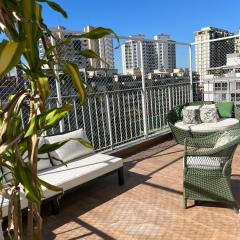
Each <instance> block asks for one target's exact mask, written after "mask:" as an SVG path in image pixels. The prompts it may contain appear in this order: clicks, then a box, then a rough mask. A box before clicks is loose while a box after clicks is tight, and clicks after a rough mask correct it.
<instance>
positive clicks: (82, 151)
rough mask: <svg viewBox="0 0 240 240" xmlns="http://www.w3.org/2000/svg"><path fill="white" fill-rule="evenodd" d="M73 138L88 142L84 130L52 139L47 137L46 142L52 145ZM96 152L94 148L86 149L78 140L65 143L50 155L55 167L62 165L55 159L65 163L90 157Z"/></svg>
mask: <svg viewBox="0 0 240 240" xmlns="http://www.w3.org/2000/svg"><path fill="white" fill-rule="evenodd" d="M71 138H81V139H83V140H85V141H88V142H89V140H88V138H87V136H86V133H85V131H84V130H83V129H79V130H76V131H73V132H69V133H65V134H60V135H55V136H51V137H46V138H45V140H46V142H47V143H49V144H52V143H56V142H60V141H65V140H68V139H71ZM93 152H94V150H93V149H92V148H88V147H85V146H84V145H83V144H81V143H80V142H79V141H77V140H70V141H69V142H67V143H65V144H64V145H63V146H62V147H60V148H59V149H57V150H55V151H53V152H51V153H50V157H51V159H52V162H53V164H54V165H60V164H61V162H60V161H57V160H55V159H59V160H61V161H63V162H69V161H71V160H73V159H76V158H79V157H82V156H86V155H89V154H91V153H93Z"/></svg>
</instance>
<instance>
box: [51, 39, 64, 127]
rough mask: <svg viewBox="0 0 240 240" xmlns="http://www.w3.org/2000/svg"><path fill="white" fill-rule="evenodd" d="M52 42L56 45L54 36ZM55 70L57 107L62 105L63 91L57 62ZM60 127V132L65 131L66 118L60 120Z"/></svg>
mask: <svg viewBox="0 0 240 240" xmlns="http://www.w3.org/2000/svg"><path fill="white" fill-rule="evenodd" d="M51 44H52V46H55V45H56V43H55V39H54V38H53V37H51ZM53 68H54V69H53V70H54V73H55V76H56V78H55V86H56V93H57V107H62V105H63V104H62V93H61V86H60V82H59V69H58V65H57V64H55V65H54V66H53ZM59 127H60V132H64V130H65V125H64V120H61V121H60V122H59Z"/></svg>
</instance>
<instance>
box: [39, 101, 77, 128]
mask: <svg viewBox="0 0 240 240" xmlns="http://www.w3.org/2000/svg"><path fill="white" fill-rule="evenodd" d="M72 108H73V105H72V104H65V105H64V106H62V107H60V108H53V109H50V110H48V111H46V112H44V113H41V114H40V115H38V116H37V124H38V127H39V129H40V130H41V131H42V132H44V131H46V130H49V129H51V128H53V127H54V126H55V125H56V124H57V123H58V122H59V121H60V120H62V119H63V118H64V117H65V116H66V115H67V114H68V112H69V111H70V110H72Z"/></svg>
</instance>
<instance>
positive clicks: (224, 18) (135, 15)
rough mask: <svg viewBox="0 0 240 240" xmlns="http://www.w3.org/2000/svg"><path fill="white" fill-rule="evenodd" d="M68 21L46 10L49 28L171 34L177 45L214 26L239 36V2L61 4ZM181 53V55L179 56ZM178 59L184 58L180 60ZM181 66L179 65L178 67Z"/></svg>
mask: <svg viewBox="0 0 240 240" xmlns="http://www.w3.org/2000/svg"><path fill="white" fill-rule="evenodd" d="M57 2H58V3H59V4H60V5H61V6H63V8H64V9H65V10H66V11H67V12H68V15H69V18H68V19H64V18H63V17H62V16H61V15H59V14H56V13H53V11H50V9H49V8H45V10H44V18H45V22H46V23H47V24H48V25H49V26H50V27H53V26H57V25H63V26H65V27H66V28H68V29H70V30H82V29H83V27H84V26H85V25H93V26H102V27H108V28H112V29H113V30H114V31H115V32H116V33H117V34H118V35H125V36H128V35H133V34H138V33H142V34H145V35H146V36H147V37H148V38H152V37H153V36H154V35H155V34H157V33H166V34H170V35H171V38H172V39H173V40H176V41H184V42H193V39H194V35H193V33H194V31H197V30H199V29H200V28H201V27H205V26H214V27H219V28H224V29H228V30H229V31H232V32H235V33H237V32H238V29H239V27H240V14H239V9H240V1H238V0H229V1H226V0H225V1H224V0H218V1H217V0H201V1H190V0H168V1H167V0H165V1H161V0H147V1H146V0H145V1H144V0H121V1H113V0H58V1H57ZM178 52H179V53H180V54H178ZM179 55H183V56H180V57H178V56H179ZM178 62H181V63H182V66H185V65H187V51H186V49H179V50H178V49H177V63H178ZM178 65H179V64H178Z"/></svg>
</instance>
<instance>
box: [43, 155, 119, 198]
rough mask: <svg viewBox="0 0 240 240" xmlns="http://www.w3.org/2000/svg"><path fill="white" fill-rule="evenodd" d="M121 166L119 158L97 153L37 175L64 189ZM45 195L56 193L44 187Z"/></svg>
mask: <svg viewBox="0 0 240 240" xmlns="http://www.w3.org/2000/svg"><path fill="white" fill-rule="evenodd" d="M122 166H123V161H122V159H121V158H117V157H113V156H109V155H105V154H101V153H97V154H94V155H91V156H88V157H84V158H79V159H76V160H74V161H71V162H68V163H67V166H65V165H62V166H56V167H53V168H51V169H47V170H44V171H42V172H40V173H39V177H40V178H41V179H42V180H44V181H46V182H49V183H51V184H53V185H56V186H59V187H62V188H63V190H64V191H66V190H68V189H71V188H73V187H76V186H79V185H80V184H82V183H85V182H88V181H90V180H92V179H95V178H97V177H99V176H102V175H104V174H106V173H108V172H111V171H113V170H116V169H118V168H120V167H122ZM44 194H45V197H47V198H48V197H51V196H53V195H56V194H58V193H56V192H53V191H51V190H48V189H45V191H44Z"/></svg>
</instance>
